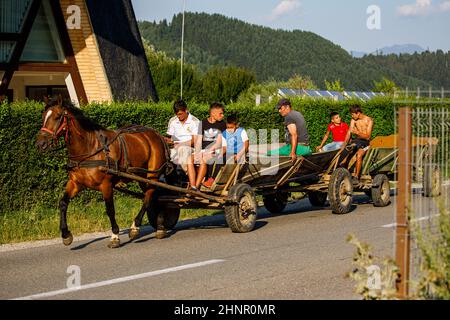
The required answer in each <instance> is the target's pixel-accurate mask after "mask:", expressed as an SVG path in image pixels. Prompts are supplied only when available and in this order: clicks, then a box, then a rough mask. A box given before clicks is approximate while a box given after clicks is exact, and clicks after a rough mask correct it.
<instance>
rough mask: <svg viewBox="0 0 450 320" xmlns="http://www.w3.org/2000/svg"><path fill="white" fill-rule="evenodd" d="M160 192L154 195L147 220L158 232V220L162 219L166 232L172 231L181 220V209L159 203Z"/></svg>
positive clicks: (157, 191)
mask: <svg viewBox="0 0 450 320" xmlns="http://www.w3.org/2000/svg"><path fill="white" fill-rule="evenodd" d="M160 192H161V191H160V190H156V191H155V192H154V193H153V199H152V204H151V205H150V208H149V209H148V210H147V218H148V222H149V223H150V225H151V226H152V227H153V228H154V229H155V230H157V229H158V219H161V220H160V221H161V222H162V225H163V226H164V229H165V230H172V229H173V228H174V227H175V225H176V224H177V222H178V219H179V218H180V211H181V209H180V208H171V207H167V204H162V203H159V201H158V196H159V194H160Z"/></svg>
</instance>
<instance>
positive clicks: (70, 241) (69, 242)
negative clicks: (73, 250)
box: [62, 232, 73, 246]
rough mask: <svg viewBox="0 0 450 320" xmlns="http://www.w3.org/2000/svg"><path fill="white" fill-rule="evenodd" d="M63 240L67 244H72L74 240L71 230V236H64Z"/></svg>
mask: <svg viewBox="0 0 450 320" xmlns="http://www.w3.org/2000/svg"><path fill="white" fill-rule="evenodd" d="M62 240H63V243H64V245H65V246H70V245H71V244H72V242H73V236H72V233H70V232H69V236H68V237H67V238H63V239H62Z"/></svg>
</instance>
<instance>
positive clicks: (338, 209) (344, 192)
mask: <svg viewBox="0 0 450 320" xmlns="http://www.w3.org/2000/svg"><path fill="white" fill-rule="evenodd" d="M352 197H353V185H352V181H351V176H350V172H348V170H347V169H345V168H337V169H336V170H335V171H334V172H333V174H332V175H331V178H330V185H329V186H328V198H329V199H330V206H331V209H332V210H333V213H336V214H345V213H348V212H350V208H351V205H352Z"/></svg>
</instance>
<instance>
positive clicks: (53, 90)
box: [26, 86, 70, 101]
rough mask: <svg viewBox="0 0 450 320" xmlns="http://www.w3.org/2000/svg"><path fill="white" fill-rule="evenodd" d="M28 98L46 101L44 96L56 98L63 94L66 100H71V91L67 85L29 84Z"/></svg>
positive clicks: (27, 89) (27, 88)
mask: <svg viewBox="0 0 450 320" xmlns="http://www.w3.org/2000/svg"><path fill="white" fill-rule="evenodd" d="M26 95H27V99H29V100H35V101H44V96H47V97H50V98H56V97H57V96H58V95H61V96H62V98H63V100H64V101H70V95H69V91H68V90H67V87H66V86H27V87H26Z"/></svg>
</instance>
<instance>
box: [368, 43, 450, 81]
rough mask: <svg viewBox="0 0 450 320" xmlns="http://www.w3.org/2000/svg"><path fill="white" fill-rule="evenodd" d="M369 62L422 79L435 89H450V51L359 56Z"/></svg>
mask: <svg viewBox="0 0 450 320" xmlns="http://www.w3.org/2000/svg"><path fill="white" fill-rule="evenodd" d="M361 60H362V61H365V62H367V63H370V64H375V65H379V66H382V67H384V68H389V69H391V70H395V71H396V72H399V73H402V74H404V75H407V76H410V77H414V78H418V79H422V80H424V81H426V82H428V83H430V85H431V86H432V87H433V88H434V89H436V90H440V89H441V87H443V88H445V89H447V90H448V89H450V51H449V52H447V53H445V52H443V51H442V50H437V51H436V52H429V51H426V52H422V53H414V54H400V55H395V54H390V55H367V56H364V57H363V58H361Z"/></svg>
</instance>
